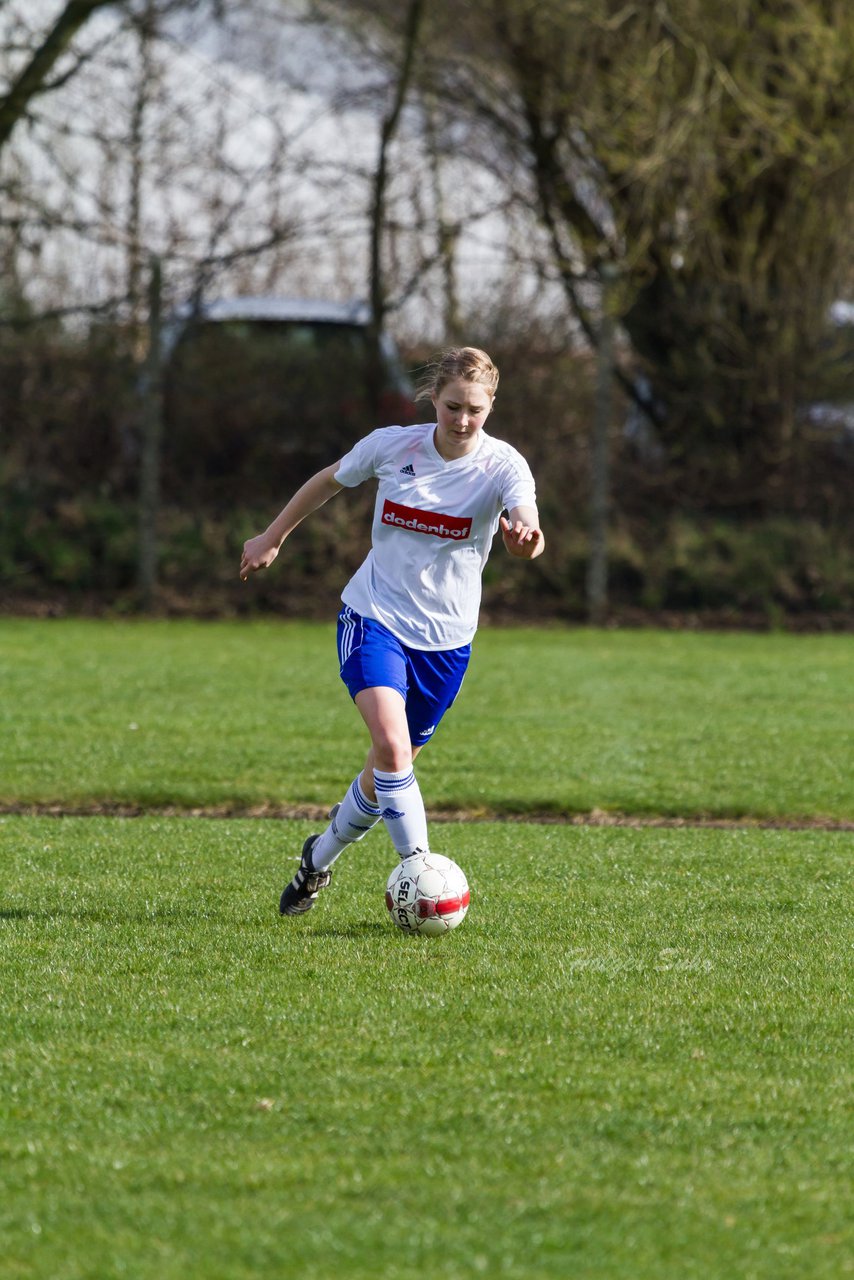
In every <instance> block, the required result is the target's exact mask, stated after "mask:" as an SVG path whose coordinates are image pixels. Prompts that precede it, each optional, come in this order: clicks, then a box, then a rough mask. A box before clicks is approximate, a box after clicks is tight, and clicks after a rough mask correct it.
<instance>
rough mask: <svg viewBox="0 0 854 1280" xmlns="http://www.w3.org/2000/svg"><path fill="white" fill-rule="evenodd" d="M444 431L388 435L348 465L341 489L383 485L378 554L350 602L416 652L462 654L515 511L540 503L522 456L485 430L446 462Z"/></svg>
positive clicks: (419, 429)
mask: <svg viewBox="0 0 854 1280" xmlns="http://www.w3.org/2000/svg"><path fill="white" fill-rule="evenodd" d="M435 430H436V426H435V423H431V422H425V423H421V424H419V425H417V426H411V427H380V428H379V429H378V430H376V431H372V432H371V434H370V435H369V436H365V438H364V439H363V440H360V441H359V442H358V444H356V445H355V446H354V448H352V449H351V450H350V452H349V453H348V454H345V456H344V457H343V458H342V460H341V463H340V466H339V468H338V470H337V472H336V473H335V479H336V480H337V481H338V483H339V484H342V485H345V486H347V487H348V488H353V487H355V486H356V485H358V484H361V483H362V482H363V481H364V480H369V479H371V478H372V477H374V478H376V479H377V480H378V481H379V488H378V491H377V500H376V505H375V507H374V520H373V526H372V548H371V551H370V553H369V555H368V557H367V559H366V560H365V561H364V563H363V564H362V566H361V568H360V569H358V571H357V572H356V573H355V574H354V576H353V577H352V578H351V579H350V581H349V582H348V584H347V586H346V587H345V588H344V591H343V592H342V595H341V598H342V600H343V601H344V603H345V604H347V605H349V606H350V608H351V609H355V611H356V612H357V613H360V614H362V616H363V617H366V618H374V619H376V621H377V622H381V623H382V624H383V625H384V626H385V627H388V629H389V631H391V632H392V634H393V635H395V636H397V638H398V639H399V640H400V641H402V643H403V644H405V645H408V646H409V647H410V648H412V649H456V648H458V647H459V646H460V645H464V644H468V643H469V641H470V640H471V639H472V636H473V635H474V633H475V631H476V630H477V620H478V613H479V610H480V596H481V574H482V573H483V566H484V565H485V564H486V561H487V558H488V556H489V552H490V549H491V546H492V540H493V538H494V536H495V533H496V530H497V529H498V518H499V516H500V515H501V512H502V511H503V510H504V509H505V508H506V509H507V510H508V511H510V510H511V509H512V508H513V507H518V506H528V507H532V506H534V505H535V504H536V492H535V489H534V478H533V476H532V475H531V471H530V468H529V467H528V464H527V462H526V461H525V459H524V458H523V457H522V455H521V454H520V453H519V452H518V451H517V450H516V449H514V448H513V447H512V445H509V444H505V443H504V442H503V441H501V440H495V439H494V438H493V437H492V436H489V435H487V434H486V432H485V431H483V430H482V429H481V431H480V435H479V440H478V444H477V447H476V448H475V449H474V450H473V452H472V453H468V454H466V455H465V456H464V457H462V458H454V459H452V460H451V461H450V462H449V461H446V460H445V459H444V458H443V457H442V455H441V454H440V453H439V451H438V450H437V448H436V446H435V444H434V443H433V434H434V432H435Z"/></svg>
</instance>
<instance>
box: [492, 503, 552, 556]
mask: <svg viewBox="0 0 854 1280" xmlns="http://www.w3.org/2000/svg"><path fill="white" fill-rule="evenodd" d="M501 537H502V538H503V539H504V546H505V547H506V549H507V551H508V552H509V554H510V555H511V556H516V557H517V559H519V560H535V559H536V557H537V556H539V555H542V553H543V552H544V551H545V549H546V540H545V537H544V535H543V531H542V529H541V528H540V516H539V513H538V511H537V508H536V507H514V508H513V510H512V511H511V512H509V518H508V517H507V516H502V517H501Z"/></svg>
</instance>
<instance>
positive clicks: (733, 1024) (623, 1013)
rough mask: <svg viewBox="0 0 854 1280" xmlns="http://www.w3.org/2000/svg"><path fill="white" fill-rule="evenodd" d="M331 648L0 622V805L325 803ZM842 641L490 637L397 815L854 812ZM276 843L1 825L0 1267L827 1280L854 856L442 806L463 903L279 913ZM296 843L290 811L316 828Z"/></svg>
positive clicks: (844, 1177)
mask: <svg viewBox="0 0 854 1280" xmlns="http://www.w3.org/2000/svg"><path fill="white" fill-rule="evenodd" d="M333 634H334V633H333V630H332V628H331V627H328V626H326V627H324V626H315V625H309V624H297V623H288V624H275V623H253V624H238V623H233V624H197V623H180V624H175V623H107V624H104V623H101V624H98V623H92V622H82V621H79V622H50V623H35V622H26V621H11V620H5V621H0V685H1V686H2V689H3V698H2V701H0V804H2V805H5V806H6V807H7V808H9V807H13V806H16V805H23V804H35V805H38V804H51V803H52V804H57V805H59V806H65V807H72V806H81V807H86V806H94V805H97V804H116V803H123V804H128V805H141V806H143V807H144V806H155V805H159V806H167V805H173V806H177V807H179V808H180V807H194V806H195V807H204V806H213V805H218V806H224V807H227V806H236V807H240V806H249V805H262V804H270V803H273V804H275V803H279V804H318V805H326V804H329V803H331V802H332V801H334V800H335V799H338V798H339V796H340V794H341V792H342V790H343V788H344V786H346V784H347V783H348V782H349V780H350V778H351V777H352V774H353V772H354V771H355V767H356V763H357V762H358V761H359V759H360V757H361V754H362V752H363V750H364V747H365V738H364V733H363V731H362V730H361V729H360V728H359V725H358V721H357V718H356V716H355V713H354V711H353V709H352V707H351V706H350V703H349V699H348V698H347V696H346V693H345V692H344V690H343V688H342V687H341V686H340V683H339V681H338V676H337V668H336V663H335V652H334V641H333ZM851 666H852V640H851V638H850V637H847V636H811V637H795V636H785V635H771V636H748V635H698V634H696V635H695V634H691V635H674V634H662V633H655V632H630V633H629V632H625V633H621V632H613V633H612V632H584V631H576V630H560V629H553V630H545V631H541V632H540V631H535V630H531V629H527V630H521V629H520V630H513V631H489V630H485V631H484V632H482V633H481V635H480V636H479V637H478V640H477V644H476V655H475V661H474V663H473V666H472V670H471V672H470V674H469V675H468V676H467V679H466V682H465V685H464V688H463V692H462V695H461V697H460V700H459V704H458V706H457V707H455V709H454V711H453V713H452V715H451V716H449V718H448V721H447V724H446V725H443V727H442V729H441V731H440V733H441V736H440V737H439V738H437V741H436V743H435V744H434V745H431V746H430V748H429V749H428V750H427V751H425V753H424V755H423V756H422V757H421V758H420V760H419V774H420V777H421V780H422V786H423V789H424V792H425V796H426V798H427V802H428V805H430V806H432V807H434V808H439V807H443V808H446V809H473V810H475V811H479V812H481V813H484V812H489V811H491V810H497V811H502V812H507V813H512V814H517V815H524V814H526V813H527V814H530V813H533V812H536V811H540V810H544V811H548V812H552V813H561V812H566V813H570V812H576V811H587V810H590V809H594V808H599V809H611V810H620V811H625V812H628V813H635V814H640V815H651V814H658V813H660V814H673V815H681V816H687V817H690V816H691V815H696V814H711V815H719V816H724V817H726V816H729V817H732V816H737V815H749V816H750V817H752V818H778V819H783V820H785V819H790V818H799V817H803V818H817V817H824V818H831V819H837V820H840V821H841V820H848V821H850V820H851V818H852V815H854V803H852V800H854V796H852V791H854V783H853V782H852V770H851V731H850V728H849V726H850V723H851V710H852V708H851V701H852V693H851V679H850V676H851ZM311 829H313V828H312V827H310V826H308V825H307V824H306V823H303V822H279V821H257V820H256V821H245V820H238V819H236V818H227V819H223V820H219V821H206V820H203V819H199V818H187V817H165V816H156V815H149V816H147V817H140V818H133V819H119V818H106V817H87V818H70V817H66V818H49V817H24V816H14V815H11V814H7V815H6V816H2V815H0V861H2V866H3V868H4V873H3V880H2V887H0V991H2V993H3V1000H2V1006H0V1008H2V1028H0V1259H2V1262H0V1275H2V1276H3V1280H6V1277H7V1276H8V1277H9V1278H10V1280H18V1278H19V1277H22V1278H27V1280H113V1278H116V1280H118V1278H119V1277H130V1278H131V1280H244V1278H245V1280H250V1278H251V1280H268V1278H269V1280H281V1278H282V1277H286V1278H288V1277H291V1276H293V1277H299V1278H300V1280H332V1278H333V1277H339V1276H340V1277H347V1280H404V1277H410V1276H411V1275H413V1274H418V1273H426V1272H436V1273H437V1274H439V1275H441V1276H443V1277H447V1278H448V1280H468V1278H469V1277H478V1276H486V1277H506V1278H508V1280H549V1278H550V1277H555V1278H557V1277H565V1276H573V1277H581V1278H582V1280H624V1278H625V1277H632V1280H635V1278H636V1280H674V1278H677V1277H678V1280H694V1278H695V1277H696V1278H697V1280H801V1278H803V1280H839V1278H840V1277H844V1276H846V1275H851V1274H852V1272H854V1261H852V1260H854V1239H852V1215H851V1211H850V1186H851V1179H852V1173H854V1170H852V1167H851V1151H852V1149H854V1132H852V1128H854V1126H852V1123H851V1109H850V1099H851V1095H852V1079H851V1050H850V1026H851V979H852V963H851V960H852V931H851V921H852V907H854V903H853V902H852V892H851V888H852V885H851V851H852V836H851V834H850V832H849V831H846V830H835V831H833V830H803V831H796V830H762V829H758V828H756V827H755V826H750V825H747V826H745V828H744V829H741V830H739V829H733V830H716V829H708V828H707V829H690V828H687V827H686V828H680V829H676V830H654V829H643V830H628V829H602V828H584V827H575V826H569V825H560V824H536V823H531V822H528V823H526V822H524V821H520V822H514V823H491V822H471V821H469V822H464V823H461V822H454V823H444V824H439V823H436V824H435V826H434V828H433V831H434V843H435V845H436V847H437V848H438V850H439V851H440V852H447V853H450V854H451V855H452V856H454V857H455V858H457V859H458V860H459V861H460V862H461V863H462V865H463V866H464V867H465V869H466V872H467V873H468V876H469V879H470V882H471V884H472V890H473V904H472V907H471V910H470V912H469V915H468V917H467V919H466V921H465V922H464V924H463V926H462V927H461V928H460V929H459V930H457V931H456V932H455V933H454V934H453V935H452V936H451V937H449V938H446V939H442V940H439V941H427V940H422V939H408V938H406V937H404V936H403V935H402V934H399V933H398V932H397V931H396V930H395V929H394V928H393V927H392V925H391V924H390V923H389V922H388V920H387V918H386V913H385V908H384V905H383V900H382V890H383V886H384V881H385V877H386V875H387V874H388V871H389V870H390V868H391V865H392V862H393V856H392V852H391V846H390V844H389V842H388V839H387V837H386V836H385V834H384V833H383V832H377V833H375V834H374V835H373V836H372V837H371V838H370V839H369V840H368V841H366V842H365V844H363V845H360V846H359V847H358V848H357V849H355V850H353V851H351V853H350V854H349V856H348V857H346V858H345V859H343V860H342V862H341V863H340V864H339V867H338V870H337V872H336V879H335V883H334V884H333V887H332V890H331V891H330V892H329V893H328V894H326V895H324V897H323V898H322V899H321V902H320V904H319V905H318V908H317V910H316V911H314V912H313V913H312V914H311V915H310V916H309V917H307V918H306V919H304V920H286V921H282V920H280V919H279V917H278V915H277V912H276V903H277V898H278V893H279V891H280V889H281V887H282V885H283V883H284V880H285V879H286V878H287V877H288V876H289V875H290V873H291V872H292V870H293V866H294V858H295V855H296V854H297V852H298V850H299V848H300V846H301V844H302V841H303V839H304V838H305V836H306V834H307V833H308V832H309V831H310V830H311ZM314 829H316V828H314Z"/></svg>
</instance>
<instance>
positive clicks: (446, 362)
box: [415, 347, 498, 400]
mask: <svg viewBox="0 0 854 1280" xmlns="http://www.w3.org/2000/svg"><path fill="white" fill-rule="evenodd" d="M458 378H461V379H462V381H463V382H477V383H479V384H480V385H481V386H482V387H485V388H486V390H487V391H488V392H489V396H490V399H493V398H494V397H495V392H496V389H497V387H498V368H497V367H496V365H494V364H493V363H492V360H491V359H490V358H489V356H488V355H487V354H486V352H485V351H481V349H480V347H448V348H447V349H446V350H445V351H440V352H439V354H438V355H437V356H434V358H433V359H432V360H431V361H430V363H429V364H427V365H426V366H425V368H424V371H423V373H422V374H421V377H420V378H419V379H418V382H417V384H416V387H415V398H416V400H429V399H430V398H431V397H432V396H437V395H438V394H439V392H440V391H441V390H442V388H443V387H444V386H446V385H447V384H448V383H449V382H455V381H456V380H457V379H458Z"/></svg>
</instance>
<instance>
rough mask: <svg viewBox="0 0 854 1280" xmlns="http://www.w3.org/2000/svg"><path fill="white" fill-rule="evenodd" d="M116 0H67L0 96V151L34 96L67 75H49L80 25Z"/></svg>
mask: <svg viewBox="0 0 854 1280" xmlns="http://www.w3.org/2000/svg"><path fill="white" fill-rule="evenodd" d="M115 3H116V0H68V2H67V4H66V5H65V7H64V8H63V9H62V10H61V12H60V13H59V14H58V16H57V17H56V19H55V20H54V22H53V25H52V26H51V27H50V29H49V30H48V32H47V33H46V35H45V36H44V39H43V40H42V41H41V43H40V44H39V45H38V46H37V48H35V49H34V50H33V51H32V53H31V54H30V56H29V57H28V59H27V60H26V62H25V63H24V66H23V67H22V68H21V70H20V71H19V73H18V75H17V76H16V77H15V79H14V80H13V82H12V84H11V85H10V87H9V88H8V89H7V91H6V93H4V94H3V95H2V96H0V151H2V149H3V147H4V146H5V145H6V143H7V142H8V141H9V138H10V137H11V135H12V130H13V129H14V128H15V125H16V124H17V123H18V121H19V120H21V119H22V117H23V116H25V115H26V113H27V110H28V108H29V106H30V103H31V102H32V101H33V99H34V98H36V97H38V96H39V95H40V94H43V93H46V92H48V91H49V90H50V89H54V88H56V87H57V86H58V85H59V84H61V83H63V82H64V80H65V78H66V77H65V76H64V77H62V79H60V80H58V81H55V82H53V83H51V82H50V81H49V79H48V77H49V76H50V74H51V72H52V71H53V69H54V67H55V66H56V64H57V62H58V61H59V59H60V58H61V57H62V55H63V54H64V53H65V51H66V50H67V49H68V47H69V45H70V44H71V42H72V40H73V39H74V37H75V36H76V35H77V33H78V31H79V30H80V28H81V27H83V26H84V25H85V23H87V22H88V21H89V19H90V18H91V17H92V15H93V13H95V12H96V11H97V10H98V9H106V8H108V7H109V6H111V5H113V4H115Z"/></svg>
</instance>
